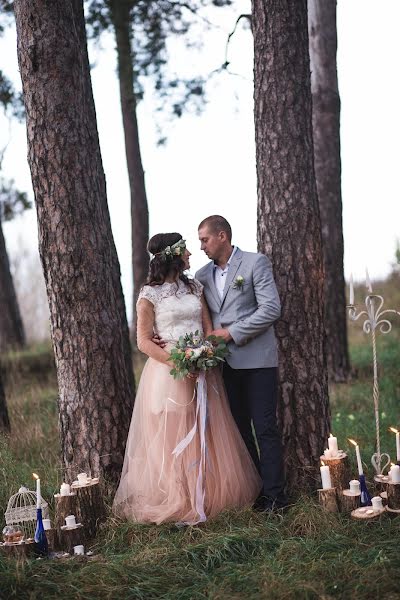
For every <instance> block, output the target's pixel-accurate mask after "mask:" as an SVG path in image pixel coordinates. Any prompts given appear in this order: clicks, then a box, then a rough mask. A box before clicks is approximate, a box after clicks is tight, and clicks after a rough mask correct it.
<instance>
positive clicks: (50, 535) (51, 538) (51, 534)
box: [45, 529, 56, 552]
mask: <svg viewBox="0 0 400 600" xmlns="http://www.w3.org/2000/svg"><path fill="white" fill-rule="evenodd" d="M45 533H46V537H47V545H48V547H49V552H54V544H55V541H56V530H55V529H46V530H45Z"/></svg>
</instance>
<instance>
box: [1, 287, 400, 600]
mask: <svg viewBox="0 0 400 600" xmlns="http://www.w3.org/2000/svg"><path fill="white" fill-rule="evenodd" d="M395 284H396V285H395ZM395 284H394V283H393V281H388V282H387V283H385V284H383V283H382V292H383V293H384V295H385V297H386V298H387V304H388V305H389V306H393V305H395V306H396V304H395V303H396V302H397V306H400V294H399V291H398V290H399V286H398V282H397V281H395ZM399 332H400V323H398V324H396V325H395V327H394V330H393V332H392V333H391V334H390V335H388V336H384V335H380V336H379V337H378V357H379V362H380V391H381V415H380V417H381V423H382V448H383V449H385V450H386V449H387V450H389V452H392V453H393V452H394V448H395V440H394V435H393V434H390V433H389V432H388V431H387V429H388V427H389V426H390V425H393V426H400V410H399V408H398V407H399V400H400V370H399V368H398V363H399V358H400V353H399V342H400V333H399ZM349 333H350V342H351V360H352V365H353V377H352V379H351V381H350V382H349V383H347V384H339V385H335V386H333V387H332V389H331V407H332V430H333V431H334V433H335V435H337V437H338V438H339V443H340V446H341V447H343V448H344V449H349V450H350V448H349V446H348V445H347V443H346V438H347V437H354V438H356V439H357V440H358V441H359V442H360V445H361V448H362V454H363V458H364V459H365V462H366V468H367V470H369V473H371V469H370V467H369V465H368V464H367V463H368V461H367V457H368V456H370V455H371V454H372V452H373V446H374V416H373V404H372V374H371V344H370V338H369V337H368V336H366V335H364V334H361V333H360V324H359V323H357V324H354V323H353V324H350V325H349ZM46 353H47V358H46V357H45V356H46ZM38 357H39V358H38ZM7 361H8V362H7ZM35 361H36V363H35ZM26 363H27V364H28V366H26ZM3 364H4V365H5V366H6V369H7V371H8V373H7V393H8V401H9V409H10V413H11V420H12V427H13V436H12V437H11V438H10V439H9V440H4V439H3V440H2V439H0V511H2V512H4V510H5V507H6V502H7V499H8V497H9V496H10V494H11V493H13V492H15V491H16V490H17V489H18V487H19V486H20V485H21V484H22V483H24V482H25V483H29V482H32V480H31V473H32V471H34V470H39V471H40V473H41V474H43V475H42V481H43V485H44V487H43V494H44V496H45V497H46V499H48V500H50V499H51V497H52V493H53V492H54V490H55V489H56V488H57V486H58V484H59V482H60V468H59V456H58V454H59V446H58V431H57V389H56V380H55V375H54V370H52V369H51V368H50V367H49V365H50V366H51V364H52V360H51V353H49V349H48V348H47V349H45V348H42V349H41V350H37V349H36V350H35V351H34V352H26V353H25V354H23V355H22V354H21V353H14V354H13V355H9V356H8V358H7V360H6V361H5V362H4V363H3ZM34 364H36V367H37V368H38V373H39V375H38V377H35V376H34V373H35V368H36V367H34ZM45 365H48V366H47V368H45ZM135 366H136V370H137V372H138V371H139V370H140V361H138V362H137V364H136V365H135ZM353 455H354V452H352V454H351V456H352V461H353V466H354V465H355V461H354V456H353ZM354 472H355V471H354ZM399 540H400V517H399V518H397V519H393V520H390V519H389V518H382V519H381V521H380V522H375V523H365V522H355V521H352V520H351V519H350V518H349V517H348V516H347V515H344V514H328V513H325V512H324V511H322V509H321V508H320V507H319V506H318V504H317V503H316V501H315V498H309V497H304V498H300V499H299V500H298V502H297V503H296V504H295V506H293V508H292V509H291V510H290V511H289V512H288V513H287V514H286V515H285V516H283V517H282V516H274V515H273V516H265V515H260V514H258V513H254V512H252V511H251V510H246V511H240V512H234V511H230V512H226V513H224V514H222V515H220V517H219V518H218V519H215V520H214V521H210V522H208V523H207V524H205V525H204V526H201V527H193V528H186V529H178V528H177V527H176V526H175V525H164V526H159V527H156V526H145V525H138V524H133V523H127V522H124V521H121V520H117V519H115V518H112V517H109V519H108V521H107V522H106V523H105V524H104V525H103V526H102V528H101V531H100V532H99V535H98V537H97V539H96V540H95V542H94V544H93V550H94V551H95V555H94V557H93V558H92V559H90V560H87V559H85V558H72V559H68V560H63V561H60V560H58V561H57V560H51V561H48V560H36V561H35V560H30V561H26V562H24V563H20V562H17V561H15V560H10V559H4V558H2V559H1V558H0V598H1V599H3V598H4V599H5V598H7V599H9V598H16V599H21V600H23V599H28V598H29V599H38V600H39V599H40V600H47V599H49V600H51V599H53V598H54V599H56V598H57V599H59V598H62V597H69V598H73V599H77V600H91V599H103V598H105V599H110V600H119V599H122V600H125V599H126V600H128V599H134V598H135V599H136V598H140V599H145V600H148V599H152V598H165V599H174V600H175V599H179V600H186V599H187V600H192V599H199V600H200V599H206V598H207V599H209V598H212V599H214V600H217V599H225V598H229V599H231V598H232V599H236V598H246V599H249V600H250V599H259V598H266V599H268V600H274V599H279V600H280V599H292V598H293V599H301V600H303V599H309V600H313V599H321V600H329V599H331V598H343V599H346V600H347V599H351V600H353V599H355V600H364V599H365V600H371V599H379V598H382V599H383V598H384V599H385V600H394V599H400V583H399V569H400V552H399Z"/></svg>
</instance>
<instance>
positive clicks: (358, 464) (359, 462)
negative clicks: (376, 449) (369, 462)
mask: <svg viewBox="0 0 400 600" xmlns="http://www.w3.org/2000/svg"><path fill="white" fill-rule="evenodd" d="M349 442H351V443H352V444H353V446H355V448H356V458H357V467H358V474H359V475H363V474H364V471H363V468H362V463H361V454H360V448H359V447H358V444H357V442H355V441H354V440H351V439H350V438H349Z"/></svg>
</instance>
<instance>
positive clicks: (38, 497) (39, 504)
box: [32, 473, 42, 508]
mask: <svg viewBox="0 0 400 600" xmlns="http://www.w3.org/2000/svg"><path fill="white" fill-rule="evenodd" d="M32 475H33V477H34V479H36V508H41V507H42V496H41V494H40V479H39V475H36V473H32Z"/></svg>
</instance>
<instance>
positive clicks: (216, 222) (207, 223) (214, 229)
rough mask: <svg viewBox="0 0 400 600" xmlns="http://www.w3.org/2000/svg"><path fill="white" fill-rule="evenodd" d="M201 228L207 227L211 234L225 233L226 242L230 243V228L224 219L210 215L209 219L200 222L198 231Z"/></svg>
mask: <svg viewBox="0 0 400 600" xmlns="http://www.w3.org/2000/svg"><path fill="white" fill-rule="evenodd" d="M202 227H208V229H209V230H210V232H211V233H219V232H220V231H225V233H226V237H227V238H228V240H229V241H231V239H232V228H231V226H230V225H229V223H228V221H227V220H226V219H225V217H221V215H211V216H210V217H206V218H205V219H203V220H202V222H201V223H200V225H199V226H198V229H201V228H202Z"/></svg>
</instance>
